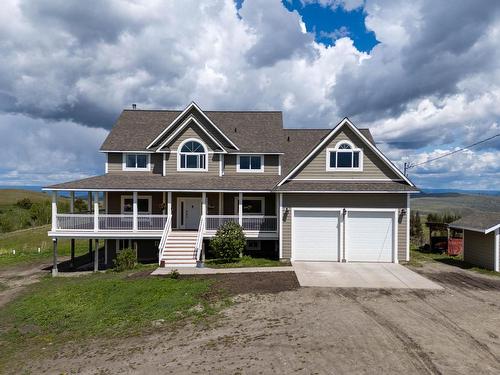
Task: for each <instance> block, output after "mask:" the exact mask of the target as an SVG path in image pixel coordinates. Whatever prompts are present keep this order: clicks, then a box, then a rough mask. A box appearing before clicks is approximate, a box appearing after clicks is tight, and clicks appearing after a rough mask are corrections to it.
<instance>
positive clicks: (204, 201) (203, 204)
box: [201, 192, 207, 216]
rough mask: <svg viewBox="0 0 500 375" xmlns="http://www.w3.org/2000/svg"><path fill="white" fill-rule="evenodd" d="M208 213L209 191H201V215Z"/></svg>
mask: <svg viewBox="0 0 500 375" xmlns="http://www.w3.org/2000/svg"><path fill="white" fill-rule="evenodd" d="M206 214H207V193H205V192H203V193H201V216H205V215H206Z"/></svg>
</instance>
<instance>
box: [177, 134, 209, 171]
mask: <svg viewBox="0 0 500 375" xmlns="http://www.w3.org/2000/svg"><path fill="white" fill-rule="evenodd" d="M206 150H207V149H206V147H205V146H204V145H203V144H202V143H201V142H199V141H197V140H189V139H188V140H186V141H184V142H183V143H181V145H180V146H179V151H178V160H179V161H178V164H177V169H178V170H189V171H206V170H207V151H206Z"/></svg>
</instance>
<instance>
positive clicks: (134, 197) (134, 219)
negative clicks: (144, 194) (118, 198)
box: [132, 191, 137, 232]
mask: <svg viewBox="0 0 500 375" xmlns="http://www.w3.org/2000/svg"><path fill="white" fill-rule="evenodd" d="M132 199H133V202H132V214H133V215H132V220H133V227H132V230H133V231H134V232H137V191H134V192H133V193H132Z"/></svg>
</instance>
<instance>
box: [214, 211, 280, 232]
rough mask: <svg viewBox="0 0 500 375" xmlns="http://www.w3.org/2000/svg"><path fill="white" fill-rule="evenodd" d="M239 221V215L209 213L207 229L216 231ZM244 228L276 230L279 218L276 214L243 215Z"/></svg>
mask: <svg viewBox="0 0 500 375" xmlns="http://www.w3.org/2000/svg"><path fill="white" fill-rule="evenodd" d="M228 222H234V223H238V222H239V220H238V215H207V216H206V225H205V230H207V231H216V230H217V229H219V227H220V226H222V225H224V224H226V223H228ZM242 226H243V230H247V231H258V232H276V230H277V228H278V220H277V217H276V216H253V215H252V216H249V215H248V216H243V218H242Z"/></svg>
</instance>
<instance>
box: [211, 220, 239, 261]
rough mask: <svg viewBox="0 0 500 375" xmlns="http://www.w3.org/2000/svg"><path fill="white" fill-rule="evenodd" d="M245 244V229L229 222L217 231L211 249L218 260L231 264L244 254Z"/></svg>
mask: <svg viewBox="0 0 500 375" xmlns="http://www.w3.org/2000/svg"><path fill="white" fill-rule="evenodd" d="M245 242H246V239H245V234H244V233H243V228H242V227H241V226H240V225H238V224H237V223H234V222H228V223H225V224H224V225H222V226H221V227H220V228H219V229H218V230H217V233H215V236H214V237H213V238H212V239H211V240H210V247H211V248H212V250H213V252H214V255H215V257H216V258H219V259H222V260H224V261H227V262H229V261H231V259H234V258H238V257H239V256H241V254H243V250H244V249H245Z"/></svg>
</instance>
